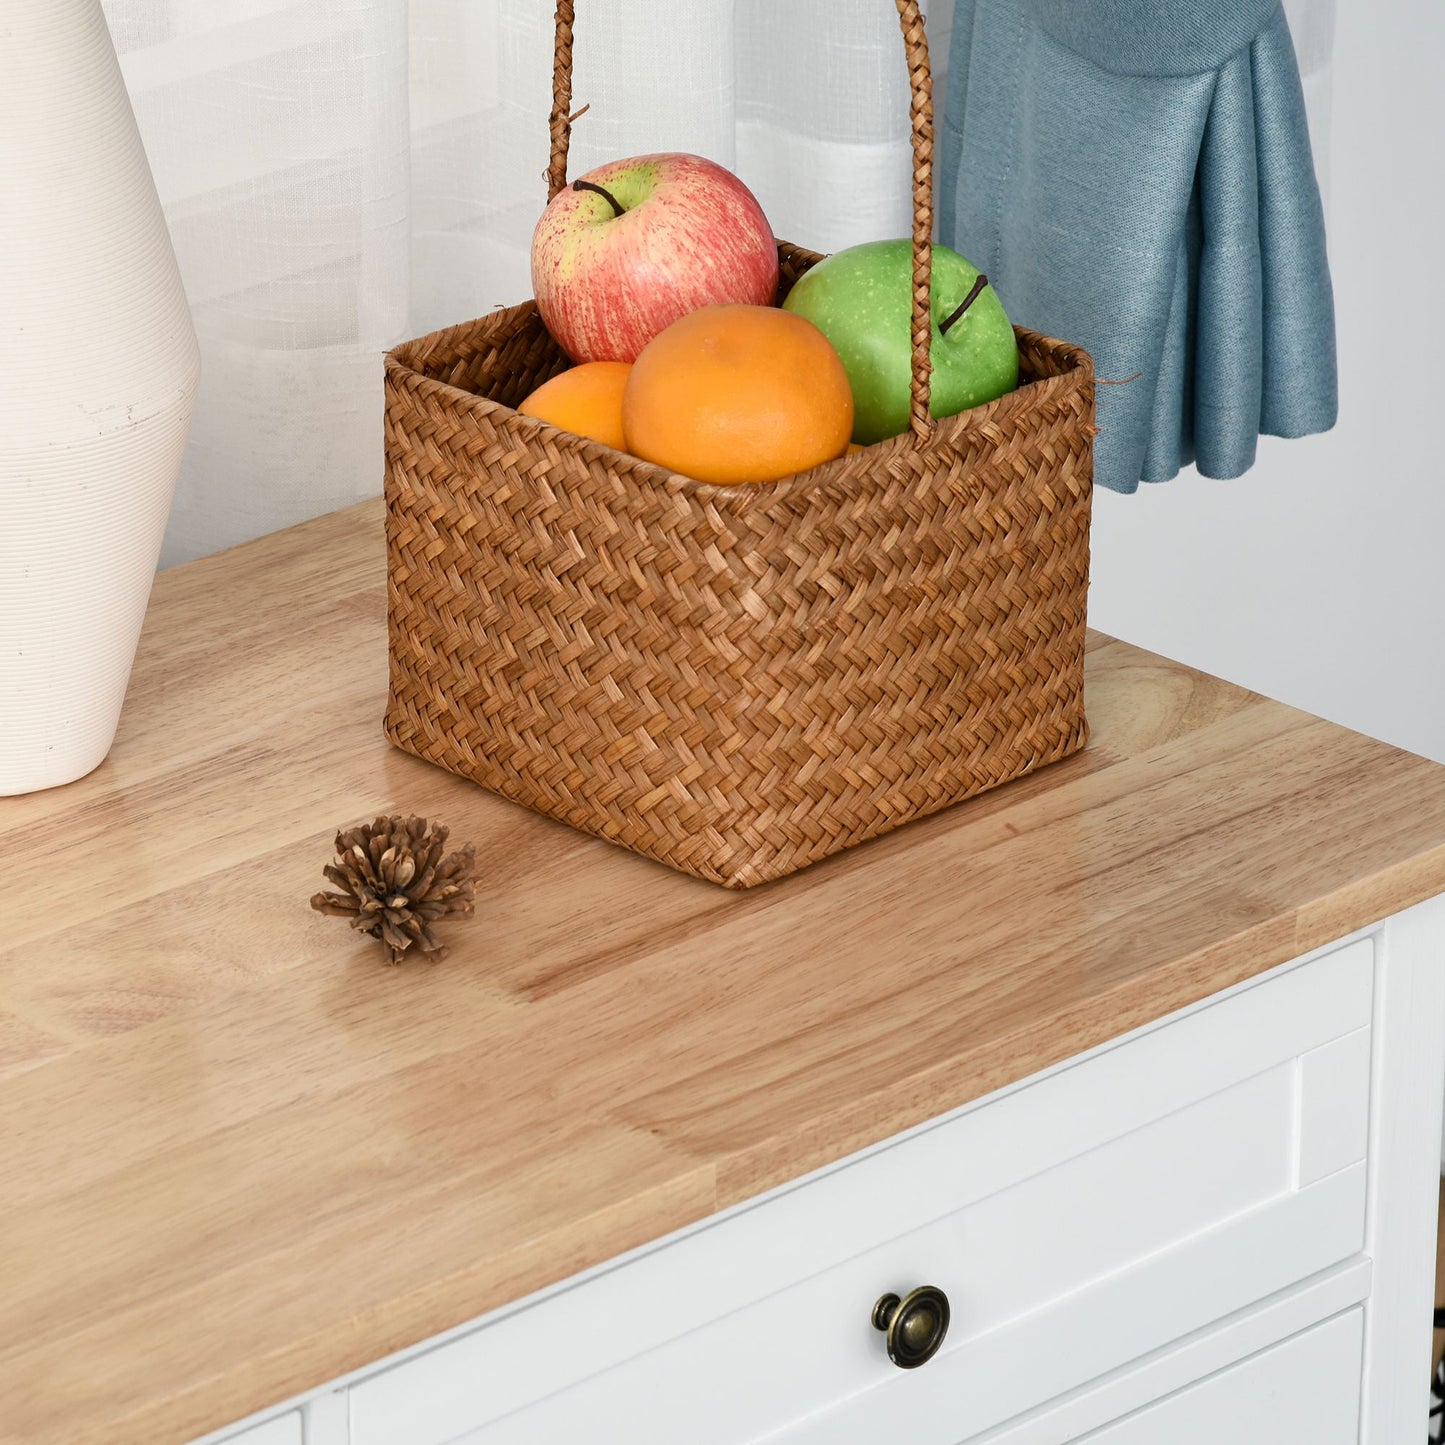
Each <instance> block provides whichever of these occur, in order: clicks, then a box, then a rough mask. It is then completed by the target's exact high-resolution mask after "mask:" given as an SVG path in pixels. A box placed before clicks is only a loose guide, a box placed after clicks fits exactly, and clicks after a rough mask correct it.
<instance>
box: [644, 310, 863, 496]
mask: <svg viewBox="0 0 1445 1445" xmlns="http://www.w3.org/2000/svg"><path fill="white" fill-rule="evenodd" d="M622 426H623V430H624V432H625V434H626V437H627V450H628V451H630V452H632V453H633V455H635V456H639V457H643V458H645V459H646V460H647V461H650V462H656V463H657V464H658V465H659V466H663V467H667V468H668V469H669V470H670V471H674V472H680V473H682V474H683V475H684V476H689V477H696V478H697V479H698V480H699V481H703V482H716V483H719V484H723V485H727V484H732V483H739V482H771V481H776V480H777V479H778V478H779V477H785V476H789V475H790V474H791V473H793V472H801V471H806V470H807V469H808V468H809V467H815V466H818V465H819V464H820V463H822V462H826V461H830V460H832V458H834V457H837V456H841V455H842V454H843V452H844V451H845V450H846V449H847V446H848V439H849V437H850V436H851V435H852V431H853V394H852V392H851V390H850V389H849V386H848V374H847V372H846V371H844V369H843V363H842V362H841V361H840V360H839V359H838V354H837V352H836V351H834V350H833V347H832V345H831V344H830V343H829V341H828V339H827V337H825V336H824V335H823V333H822V332H821V331H819V330H818V328H817V327H816V326H814V325H813V324H812V323H811V322H809V321H805V320H803V318H802V317H800V316H794V315H792V314H791V313H790V312H787V311H782V310H779V309H778V308H777V307H775V306H742V305H738V306H704V307H702V308H701V309H700V310H698V311H693V312H690V313H689V314H688V315H686V316H684V317H682V318H681V319H680V320H678V321H674V322H673V323H672V325H671V326H669V327H668V328H667V329H666V330H665V331H662V332H660V333H659V334H658V335H657V336H655V337H654V338H653V339H652V340H651V341H650V342H648V344H647V345H646V346H645V347H644V348H643V350H642V352H641V354H640V355H639V356H638V358H637V360H636V361H635V362H634V363H633V366H632V375H631V376H630V377H629V378H628V381H627V389H626V391H625V392H624V393H623V399H622Z"/></svg>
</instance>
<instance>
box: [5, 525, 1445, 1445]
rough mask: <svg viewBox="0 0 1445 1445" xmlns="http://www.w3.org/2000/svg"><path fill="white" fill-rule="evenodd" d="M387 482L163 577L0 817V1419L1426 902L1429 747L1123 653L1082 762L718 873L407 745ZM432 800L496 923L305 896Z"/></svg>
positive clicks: (389, 1293) (180, 1418) (487, 1297)
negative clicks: (346, 916) (562, 814)
mask: <svg viewBox="0 0 1445 1445" xmlns="http://www.w3.org/2000/svg"><path fill="white" fill-rule="evenodd" d="M384 607H385V576H384V561H383V551H382V543H381V511H380V505H379V503H366V504H364V505H362V506H360V507H357V508H353V509H350V510H348V511H346V512H341V513H337V514H334V515H332V516H329V517H324V518H321V519H319V520H318V521H315V522H312V523H308V524H306V525H304V526H301V527H297V528H293V529H291V530H290V531H288V532H284V533H281V534H278V535H276V536H273V537H269V538H266V539H263V540H262V541H259V542H255V543H251V544H249V545H248V546H245V547H241V548H237V549H235V550H233V551H230V552H226V553H222V554H220V555H218V556H215V557H211V558H206V559H203V560H202V561H199V562H195V563H192V564H190V565H188V566H186V567H182V568H178V569H176V570H175V571H172V572H168V573H165V574H163V575H162V576H161V577H160V578H159V579H158V580H157V584H156V588H155V594H154V598H153V601H152V604H151V609H150V614H149V617H148V621H147V625H146V630H145V634H144V637H143V640H142V643H141V650H140V656H139V658H138V659H137V662H136V667H135V672H134V675H133V678H132V681H131V687H130V694H129V699H128V701H127V704H126V710H125V714H124V716H123V718H122V722H121V732H120V736H119V738H118V739H117V742H116V745H115V749H114V751H113V753H112V754H111V757H110V758H109V760H108V761H107V762H106V763H105V764H104V765H103V766H102V767H101V768H100V769H99V770H98V771H96V772H95V773H93V774H92V775H91V776H90V777H88V778H85V779H83V780H82V781H80V782H78V783H74V784H71V785H70V786H68V787H65V788H61V789H57V790H55V791H52V792H47V793H41V794H35V795H31V796H28V797H22V798H9V799H0V859H3V876H4V880H5V882H4V888H3V890H0V1142H3V1159H4V1168H3V1171H0V1225H3V1227H0V1441H3V1442H5V1445H14V1442H22V1441H23V1442H27V1445H29V1442H41V1441H44V1442H56V1445H102V1442H104V1445H129V1442H136V1445H140V1442H145V1445H166V1442H182V1441H186V1440H188V1439H190V1438H192V1437H194V1436H196V1435H198V1434H201V1433H202V1432H204V1431H207V1430H210V1429H213V1428H216V1427H218V1426H221V1425H224V1424H226V1423H228V1422H230V1421H232V1420H236V1419H239V1418H241V1417H242V1416H244V1415H246V1414H248V1413H249V1412H251V1411H253V1410H256V1409H260V1408H262V1407H264V1406H266V1405H268V1404H271V1403H273V1402H277V1401H280V1400H282V1399H284V1398H286V1397H288V1396H290V1395H292V1394H294V1393H296V1392H298V1391H302V1390H305V1389H308V1388H310V1387H313V1386H316V1385H319V1384H321V1383H323V1382H325V1381H326V1380H328V1379H330V1378H332V1377H335V1376H337V1375H340V1374H342V1373H344V1372H346V1371H349V1370H352V1369H355V1368H357V1367H359V1366H362V1365H365V1364H367V1363H369V1362H371V1361H373V1360H375V1359H377V1358H378V1357H379V1356H381V1355H384V1354H386V1353H387V1352H389V1351H392V1350H396V1349H398V1348H401V1347H403V1346H406V1345H410V1344H413V1343H415V1342H416V1341H418V1340H421V1339H423V1338H425V1337H427V1336H428V1335H431V1334H433V1333H435V1332H437V1331H439V1330H442V1329H445V1328H447V1327H449V1326H452V1325H455V1324H458V1323H460V1322H462V1321H464V1320H466V1319H468V1318H470V1317H472V1316H474V1315H477V1314H479V1313H481V1312H483V1311H485V1310H488V1309H491V1308H493V1307H495V1306H498V1305H500V1304H503V1303H505V1302H507V1301H510V1300H512V1299H515V1298H517V1297H518V1296H520V1295H522V1294H524V1293H527V1292H529V1291H532V1290H534V1289H537V1288H540V1287H542V1286H544V1285H547V1284H550V1283H552V1282H554V1281H556V1280H559V1279H561V1278H564V1277H566V1276H567V1275H569V1274H572V1273H574V1272H576V1271H578V1270H580V1269H582V1268H585V1267H587V1266H589V1265H591V1264H594V1263H596V1262H599V1261H601V1260H604V1259H606V1258H608V1257H610V1256H612V1255H614V1254H616V1253H618V1252H620V1251H622V1250H625V1249H628V1248H630V1247H633V1246H635V1245H638V1244H641V1243H644V1242H645V1241H647V1240H649V1239H651V1238H654V1237H656V1236H657V1235H659V1234H661V1233H664V1232H666V1231H669V1230H672V1229H675V1228H677V1227H680V1226H682V1225H685V1224H687V1223H689V1222H691V1221H694V1220H697V1219H700V1218H703V1217H705V1216H706V1215H708V1214H709V1213H711V1212H713V1211H715V1210H717V1209H719V1208H722V1207H725V1206H727V1205H729V1204H732V1203H734V1202H736V1201H738V1200H742V1199H745V1198H747V1197H749V1196H751V1195H753V1194H756V1193H758V1192H759V1191H761V1190H764V1189H766V1188H768V1187H770V1186H772V1185H775V1184H778V1183H781V1182H783V1181H785V1180H787V1179H789V1178H791V1177H794V1176H796V1175H798V1174H800V1173H802V1172H804V1171H806V1170H809V1169H812V1168H814V1167H816V1166H818V1165H821V1164H824V1163H827V1162H828V1161H830V1160H834V1159H837V1158H839V1157H841V1156H843V1155H845V1154H847V1153H849V1152H851V1151H853V1150H855V1149H857V1148H859V1147H861V1146H864V1145H866V1144H869V1143H871V1142H873V1141H876V1140H878V1139H881V1138H883V1137H885V1136H887V1135H889V1134H892V1133H894V1132H896V1131H898V1130H900V1129H903V1128H905V1127H907V1126H910V1125H913V1124H916V1123H919V1122H920V1121H922V1120H924V1119H927V1118H929V1117H931V1116H933V1115H936V1114H939V1113H942V1112H944V1111H946V1110H948V1109H950V1108H953V1107H955V1106H956V1105H958V1104H961V1103H964V1102H966V1101H967V1100H970V1099H973V1098H976V1097H978V1096H980V1095H982V1094H984V1093H987V1092H988V1091H990V1090H993V1089H995V1088H998V1087H1000V1086H1001V1085H1004V1084H1007V1083H1010V1082H1012V1081H1015V1080H1017V1079H1019V1078H1022V1077H1024V1076H1026V1075H1028V1074H1031V1073H1033V1072H1035V1071H1036V1070H1038V1069H1040V1068H1043V1067H1045V1066H1047V1065H1049V1064H1052V1063H1055V1062H1057V1061H1059V1060H1061V1059H1064V1058H1066V1057H1068V1056H1070V1055H1072V1054H1075V1053H1077V1052H1079V1051H1080V1050H1083V1049H1087V1048H1089V1047H1091V1046H1093V1045H1095V1044H1098V1043H1101V1042H1103V1041H1104V1040H1106V1039H1108V1038H1110V1037H1112V1036H1114V1035H1116V1034H1118V1033H1121V1032H1123V1031H1124V1030H1127V1029H1130V1028H1133V1027H1135V1026H1137V1025H1139V1024H1143V1023H1146V1022H1149V1021H1151V1020H1153V1019H1155V1018H1158V1017H1159V1016H1161V1015H1163V1014H1165V1013H1168V1012H1169V1011H1171V1010H1174V1009H1176V1008H1179V1007H1181V1006H1183V1005H1186V1004H1190V1003H1193V1002H1195V1001H1197V1000H1198V999H1201V998H1203V997H1205V996H1207V995H1208V994H1210V993H1213V992H1215V991H1217V990H1218V989H1221V988H1224V987H1226V986H1228V985H1231V984H1234V983H1237V982H1239V981H1240V980H1242V979H1245V978H1248V977H1250V976H1252V975H1254V974H1256V973H1258V972H1260V971H1262V970H1264V969H1267V968H1269V967H1271V966H1273V965H1275V964H1277V963H1280V962H1283V961H1284V960H1286V959H1289V958H1291V957H1293V956H1294V955H1296V954H1298V953H1301V952H1303V951H1305V950H1307V949H1310V948H1313V947H1315V946H1316V945H1319V944H1322V943H1325V942H1328V941H1329V940H1330V939H1332V938H1334V937H1337V936H1339V935H1340V934H1343V933H1346V932H1348V931H1350V930H1352V929H1354V928H1357V927H1360V926H1362V925H1364V924H1367V923H1369V922H1371V921H1373V920H1375V919H1378V918H1380V917H1382V916H1384V915H1386V914H1389V913H1391V912H1394V911H1395V910H1397V909H1400V908H1403V907H1405V906H1406V905H1408V904H1411V903H1415V902H1417V901H1419V900H1420V899H1423V898H1425V897H1428V896H1430V895H1432V894H1435V893H1438V892H1441V891H1445V768H1440V767H1437V766H1435V765H1433V764H1430V763H1427V762H1425V761H1422V760H1421V759H1419V758H1416V757H1414V756H1411V755H1409V754H1406V753H1402V752H1399V751H1397V750H1395V749H1393V748H1389V747H1386V746H1384V745H1383V744H1380V743H1378V742H1373V741H1370V740H1369V739H1366V738H1363V737H1360V736H1358V735H1355V734H1353V733H1349V732H1346V731H1344V730H1343V729H1341V728H1338V727H1334V726H1332V725H1329V724H1326V723H1322V722H1319V721H1317V720H1316V719H1314V718H1311V717H1309V716H1307V715H1306V714H1304V713H1300V712H1297V711H1294V710H1293V709H1291V708H1287V707H1284V706H1282V705H1280V704H1278V703H1275V702H1271V701H1268V700H1266V699H1264V698H1261V697H1259V696H1256V695H1254V694H1252V693H1249V692H1246V691H1244V690H1242V689H1240V688H1237V687H1233V686H1230V685H1229V684H1226V683H1223V682H1220V681H1217V680H1215V679H1212V678H1209V677H1206V676H1203V675H1201V674H1199V673H1197V672H1194V671H1191V670H1190V669H1188V668H1186V667H1183V666H1180V665H1177V664H1175V663H1171V662H1167V661H1165V660H1163V659H1161V658H1158V657H1154V656H1151V655H1149V654H1146V653H1143V652H1140V651H1139V650H1137V649H1136V648H1133V647H1129V646H1126V645H1124V644H1122V643H1119V642H1114V641H1111V640H1109V639H1107V638H1103V637H1095V638H1093V639H1092V644H1091V649H1090V653H1089V668H1088V710H1089V716H1090V720H1091V724H1092V728H1093V735H1092V740H1091V742H1090V744H1089V746H1088V747H1087V748H1086V749H1085V750H1084V751H1083V752H1082V753H1080V754H1078V755H1076V756H1075V757H1073V758H1071V759H1069V760H1067V761H1066V762H1063V763H1060V764H1058V765H1056V766H1054V767H1051V768H1048V769H1046V770H1044V771H1042V772H1039V773H1036V774H1034V775H1032V776H1030V777H1027V778H1024V779H1022V780H1020V781H1018V782H1016V783H1012V784H1009V785H1008V786H1006V787H1004V788H1002V789H1000V790H998V791H997V792H994V793H990V794H987V795H985V796H983V797H981V798H978V799H976V800H974V801H973V802H970V803H967V804H964V805H962V806H961V807H959V808H956V809H954V810H952V811H951V812H948V813H945V814H941V815H939V816H937V817H935V818H932V819H928V820H926V821H924V822H921V823H917V824H914V825H913V826H911V827H909V828H905V829H903V830H901V831H900V832H898V833H895V834H892V835H890V836H888V837H886V838H883V839H880V840H878V841H876V842H874V843H870V844H866V845H864V846H863V847H861V848H858V849H855V850H853V851H852V852H850V853H847V854H844V855H842V856H840V857H838V858H835V859H831V860H829V861H827V862H825V863H822V864H819V865H817V866H816V867H814V868H812V869H810V870H807V871H806V872H804V873H801V874H799V875H797V876H796V877H793V878H790V879H787V880H784V881H783V882H780V883H776V884H771V885H767V886H765V887H762V888H759V889H756V890H753V891H751V892H748V893H745V894H730V893H728V892H725V891H724V890H723V889H721V888H717V887H714V886H712V885H710V884H707V883H702V882H698V881H696V880H694V879H691V878H686V877H683V876H681V875H678V874H674V873H670V872H668V871H667V870H665V869H664V868H662V867H660V866H658V865H656V864H653V863H649V862H647V861H645V860H642V859H639V858H636V857H633V856H631V855H629V854H626V853H623V852H621V851H618V850H616V849H613V848H610V847H608V846H607V845H605V844H603V843H599V842H596V841H594V840H592V839H589V838H585V837H583V836H581V835H579V834H575V833H572V832H571V831H569V830H568V829H566V828H564V827H562V826H561V825H559V824H556V823H552V822H550V821H547V820H544V819H541V818H539V817H536V816H533V815H531V814H529V813H526V812H524V811H522V810H520V809H518V808H516V807H514V806H512V805H511V804H508V803H505V802H502V801H500V800H498V799H496V798H493V797H491V796H489V795H488V794H486V793H484V792H482V791H481V790H480V789H477V788H475V787H473V786H472V785H470V784H468V783H464V782H462V781H460V780H458V779H456V778H453V777H451V776H449V775H448V774H446V773H444V772H442V771H440V770H438V769H436V768H434V767H431V766H430V765H428V764H426V763H422V762H419V761H417V760H416V759H414V758H411V757H409V756H407V755H405V754H403V753H401V752H398V751H396V750H395V749H393V748H391V747H390V746H388V744H387V743H386V742H385V741H384V740H383V738H382V734H381V715H382V709H383V705H384V691H385V680H386V637H385V625H384ZM392 810H396V811H412V812H420V813H426V814H430V815H433V816H436V817H438V818H440V819H441V820H442V821H443V822H446V823H448V824H449V825H450V826H451V828H452V831H453V838H454V840H455V841H456V842H465V841H471V842H474V843H475V844H476V845H477V853H478V858H479V862H480V871H481V875H482V883H481V886H480V888H479V890H478V903H477V916H476V917H475V918H474V919H472V920H464V921H460V922H457V923H453V924H452V925H450V927H449V928H448V930H447V936H448V938H449V939H450V941H451V943H452V954H451V956H450V957H449V958H448V959H447V960H446V961H445V962H443V963H440V964H434V965H430V964H426V963H421V962H417V963H412V964H408V965H404V966H402V967H400V968H390V967H388V966H386V964H385V963H384V962H383V952H382V950H381V949H380V947H379V946H377V945H375V944H373V943H371V942H369V941H368V940H365V939H361V938H360V937H358V936H357V935H356V934H354V933H352V932H351V931H350V930H348V929H347V928H346V926H345V925H344V924H343V923H341V922H339V921H338V920H336V919H332V918H325V917H322V916H321V915H319V914H316V913H313V912H311V911H310V909H309V908H308V907H307V900H308V899H309V897H310V896H311V894H312V893H313V892H315V891H316V889H317V888H318V887H320V886H322V879H321V868H322V865H323V864H324V863H325V862H327V861H328V859H329V856H330V852H331V839H332V835H333V834H334V832H335V830H336V828H337V827H338V826H340V825H342V824H346V823H351V822H354V821H357V820H360V819H363V818H367V817H370V816H372V815H374V814H375V813H377V812H380V811H392Z"/></svg>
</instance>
